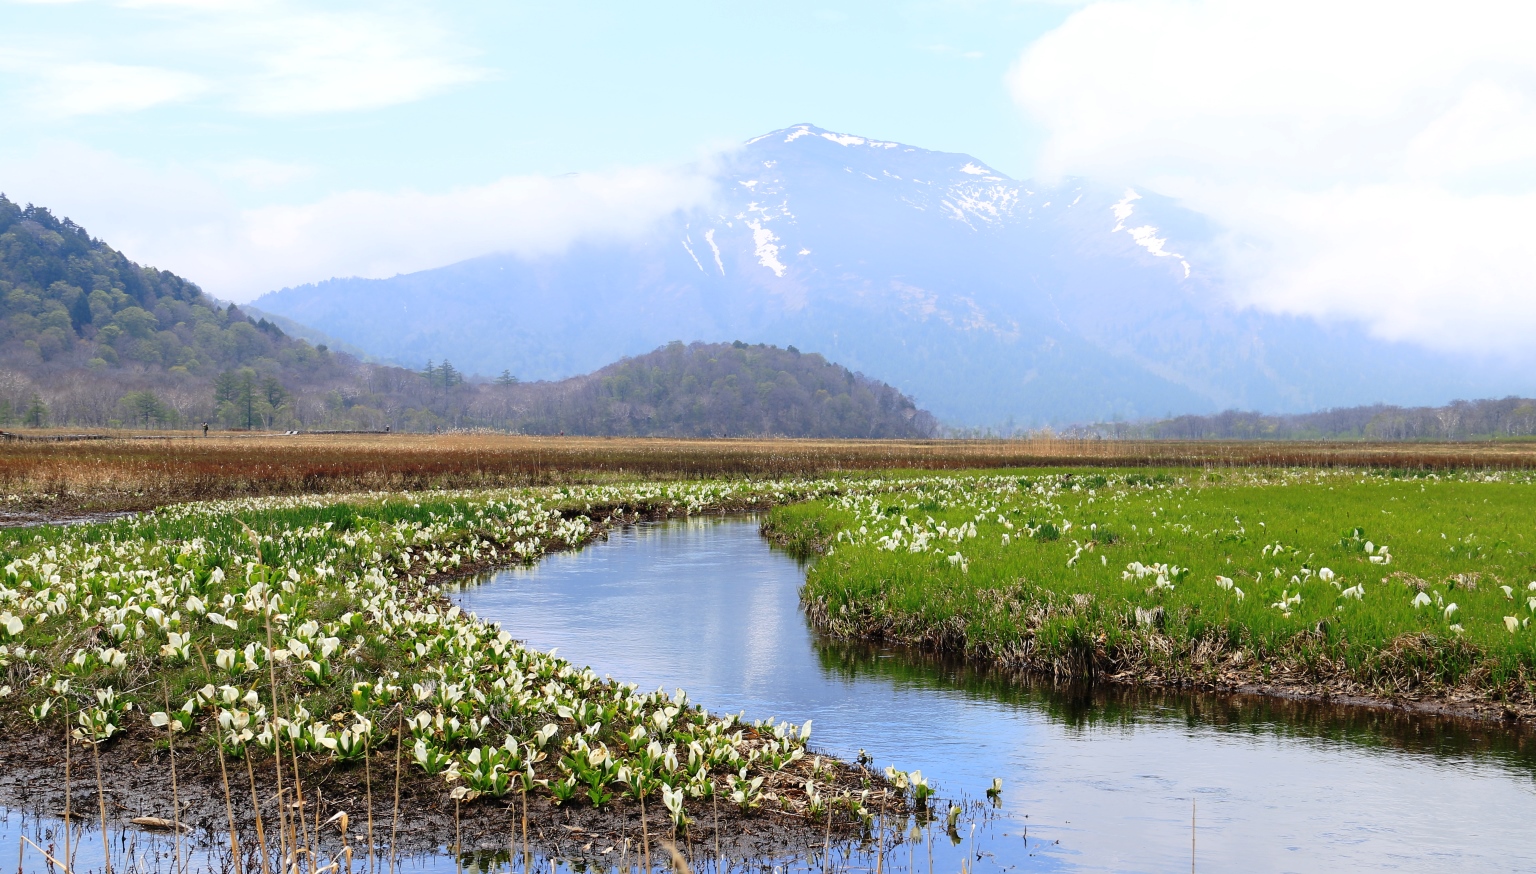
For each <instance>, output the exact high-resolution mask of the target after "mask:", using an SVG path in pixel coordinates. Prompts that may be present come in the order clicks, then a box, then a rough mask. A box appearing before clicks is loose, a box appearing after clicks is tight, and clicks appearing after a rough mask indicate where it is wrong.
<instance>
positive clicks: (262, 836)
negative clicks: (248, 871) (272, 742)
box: [245, 755, 278, 874]
mask: <svg viewBox="0 0 1536 874" xmlns="http://www.w3.org/2000/svg"><path fill="white" fill-rule="evenodd" d="M245 776H246V779H247V780H249V781H250V784H251V813H252V814H254V815H255V817H256V848H257V850H258V851H259V852H260V853H261V870H262V871H263V872H267V871H271V872H272V874H278V872H277V871H276V870H275V869H273V868H272V865H271V859H270V858H269V857H268V856H267V834H266V830H265V829H264V828H263V827H262V822H261V797H260V796H259V795H257V794H256V766H255V765H252V764H251V757H250V756H249V755H247V756H246V757H245Z"/></svg>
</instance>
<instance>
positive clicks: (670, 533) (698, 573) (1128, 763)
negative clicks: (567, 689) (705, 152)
mask: <svg viewBox="0 0 1536 874" xmlns="http://www.w3.org/2000/svg"><path fill="white" fill-rule="evenodd" d="M803 581H804V570H803V568H802V567H801V566H800V565H799V564H798V563H797V562H796V561H795V560H794V559H793V558H792V557H790V556H789V555H787V554H786V553H784V552H782V551H780V550H776V549H774V548H772V547H771V546H770V544H769V543H768V541H767V540H765V539H764V538H763V537H761V536H760V535H759V533H758V523H757V521H755V520H751V519H744V518H740V517H737V518H727V519H708V518H696V519H691V520H686V521H677V522H669V523H663V524H657V525H640V526H633V527H629V528H625V529H621V530H617V531H615V532H614V533H613V534H612V535H611V536H610V538H609V539H608V540H607V541H606V542H601V543H596V544H593V545H592V546H590V547H588V548H586V549H583V550H581V551H579V552H574V553H563V554H557V555H551V556H549V557H547V558H545V559H543V560H542V561H541V562H540V563H539V564H537V565H536V566H534V567H531V568H518V569H513V570H507V571H503V572H501V573H498V574H496V575H495V576H494V577H493V578H492V579H490V580H487V581H485V582H483V583H481V584H479V585H473V586H467V587H465V588H464V589H463V590H462V591H461V592H459V593H458V594H456V595H454V598H455V600H456V601H457V602H458V603H460V604H462V605H463V606H464V608H465V609H467V610H471V611H474V612H475V613H476V614H478V615H479V616H480V617H481V618H483V619H486V620H489V621H495V622H500V623H501V624H502V626H503V627H504V628H505V629H506V630H507V631H509V632H511V633H512V634H513V635H514V636H516V637H518V638H520V639H523V640H526V641H527V642H528V644H529V645H531V646H534V647H539V648H546V649H547V648H553V647H558V648H559V651H560V654H561V655H562V656H564V657H565V658H568V659H570V660H571V661H572V662H574V663H576V664H590V665H592V666H593V668H594V669H595V670H597V671H598V672H600V673H606V674H612V675H613V676H614V677H621V678H624V679H625V680H626V681H629V682H635V683H639V684H640V686H641V688H642V689H643V688H654V687H657V686H665V687H666V688H667V689H669V690H670V689H671V688H673V687H674V686H681V687H683V688H685V689H687V690H688V692H689V695H690V696H691V697H692V698H693V699H694V700H696V701H698V702H700V703H701V704H703V705H704V706H705V707H707V708H709V709H710V710H712V711H715V712H734V711H738V710H744V711H746V713H747V714H748V716H749V717H752V718H759V717H764V716H769V715H773V716H778V717H781V718H786V719H793V720H797V721H798V720H802V719H808V718H809V719H814V720H815V726H814V727H815V732H814V734H813V735H812V745H813V746H814V747H816V748H817V749H819V750H821V751H824V752H827V753H830V754H833V755H837V756H840V757H844V758H845V759H848V760H852V759H853V758H854V757H856V756H857V755H858V754H859V750H860V749H861V748H863V749H864V750H866V751H867V752H868V754H869V755H870V756H871V757H872V758H873V759H874V762H875V767H877V768H883V767H885V766H886V765H888V764H893V765H895V766H896V767H898V768H902V769H921V770H922V772H923V775H924V777H926V778H927V779H928V780H929V781H930V782H932V783H935V784H936V785H937V787H938V789H939V797H940V798H950V799H954V798H965V799H970V800H977V799H982V798H984V795H985V791H986V789H987V787H989V786H990V785H991V782H992V779H993V778H994V777H1000V778H1002V780H1003V783H1004V786H1003V792H1002V798H1001V804H1000V807H999V809H998V810H997V811H995V813H994V814H993V815H991V816H989V817H987V819H986V821H985V822H984V823H983V824H982V825H981V826H979V827H978V830H977V833H976V837H975V839H974V850H973V849H972V847H973V841H972V839H971V837H970V835H969V831H968V826H967V825H966V824H965V823H962V832H963V833H964V834H963V836H964V837H965V840H964V842H963V844H962V845H961V847H959V848H955V847H953V846H952V845H951V841H950V840H949V838H947V837H945V836H944V835H943V834H942V832H939V831H935V832H933V834H934V835H935V836H936V837H937V838H938V840H933V841H931V842H929V843H927V844H918V845H917V846H916V847H911V846H906V845H904V846H902V847H899V848H896V849H895V850H893V851H891V857H890V859H889V860H888V864H890V865H892V866H893V867H894V868H895V869H896V870H897V871H899V870H900V869H901V868H903V867H906V865H907V863H908V861H909V859H908V857H909V856H914V857H915V859H916V863H915V864H916V866H917V868H918V870H923V869H924V867H925V866H926V865H927V864H928V861H927V859H928V853H929V850H930V849H931V850H932V852H933V858H934V866H935V870H938V871H956V870H959V867H960V862H961V854H962V853H963V852H971V853H972V854H973V855H975V854H980V855H981V858H980V860H977V861H975V863H974V864H973V865H972V866H971V868H972V870H974V871H978V872H985V871H988V870H995V871H1011V870H1020V871H1033V870H1068V871H1170V870H1182V867H1183V865H1186V864H1188V863H1189V861H1190V853H1191V827H1190V820H1191V806H1192V804H1193V806H1194V819H1195V834H1194V838H1195V855H1196V862H1197V870H1208V871H1228V870H1236V869H1242V870H1244V871H1249V872H1265V871H1327V870H1334V871H1339V870H1356V871H1365V870H1397V871H1443V870H1447V869H1451V868H1456V869H1460V870H1503V871H1508V870H1536V838H1533V837H1532V836H1531V835H1532V833H1531V831H1530V829H1529V824H1530V822H1531V818H1532V816H1533V814H1536V743H1533V739H1532V737H1531V736H1530V735H1529V734H1528V733H1519V732H1515V731H1509V730H1505V729H1503V728H1501V727H1499V726H1497V725H1492V724H1482V723H1471V722H1465V721H1458V720H1449V719H1443V718H1434V717H1428V716H1421V715H1410V714H1407V713H1403V712H1400V711H1392V710H1386V709H1363V708H1345V707H1332V706H1329V705H1326V704H1323V703H1319V702H1294V701H1286V700H1282V699H1275V698H1268V697H1261V696H1217V695H1198V694H1183V693H1170V692H1137V691H1134V690H1118V689H1106V688H1104V687H1098V688H1096V689H1092V690H1086V689H1072V688H1063V687H1060V686H1053V685H1052V684H1049V683H1042V682H1040V681H1037V680H1031V679H1030V678H1027V677H1019V676H1011V675H1008V674H1005V673H1003V672H997V671H988V670H983V669H978V668H974V667H969V668H968V667H966V666H964V665H961V664H956V663H953V662H949V661H946V660H943V659H935V658H931V657H925V656H924V655H923V654H920V653H912V652H907V651H901V650H889V649H881V648H878V647H870V646H862V645H855V644H849V643H846V642H840V641H833V640H828V639H825V638H823V637H821V636H819V635H817V634H816V633H815V632H814V631H813V630H812V629H810V628H809V627H808V626H807V623H806V621H805V618H804V616H803V614H802V613H801V610H800V606H799V598H798V592H799V588H800V586H801V584H802V583H803ZM1026 829H1027V833H1026ZM1026 834H1027V837H1026Z"/></svg>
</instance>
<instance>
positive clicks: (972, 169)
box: [960, 161, 991, 176]
mask: <svg viewBox="0 0 1536 874" xmlns="http://www.w3.org/2000/svg"><path fill="white" fill-rule="evenodd" d="M960 172H961V173H969V174H971V175H972V176H986V175H988V174H989V173H990V172H991V171H990V170H988V169H987V168H985V167H979V166H977V165H976V164H973V163H971V162H969V161H967V162H966V164H965V166H964V167H961V168H960Z"/></svg>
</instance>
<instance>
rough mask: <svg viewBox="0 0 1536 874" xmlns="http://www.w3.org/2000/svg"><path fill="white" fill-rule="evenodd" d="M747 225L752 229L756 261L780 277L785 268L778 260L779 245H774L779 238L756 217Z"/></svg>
mask: <svg viewBox="0 0 1536 874" xmlns="http://www.w3.org/2000/svg"><path fill="white" fill-rule="evenodd" d="M747 227H749V228H751V229H752V242H753V244H755V245H756V247H757V263H759V264H761V265H763V266H764V267H767V268H768V269H769V270H772V271H773V275H774V276H779V277H782V276H783V275H784V271H785V269H786V268H785V267H784V263H783V262H782V261H780V260H779V247H778V246H776V245H774V244H775V242H776V241H777V240H778V239H779V238H778V237H776V236H774V235H773V231H770V230H768V229H767V228H765V227H763V223H762V222H760V221H758V220H757V219H752V220H751V221H748V222H747Z"/></svg>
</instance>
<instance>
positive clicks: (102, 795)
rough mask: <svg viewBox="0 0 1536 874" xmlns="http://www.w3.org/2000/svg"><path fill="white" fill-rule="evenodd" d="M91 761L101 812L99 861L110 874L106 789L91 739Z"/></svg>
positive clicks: (107, 873) (98, 753)
mask: <svg viewBox="0 0 1536 874" xmlns="http://www.w3.org/2000/svg"><path fill="white" fill-rule="evenodd" d="M90 743H91V760H92V761H93V762H95V763H96V803H97V806H98V808H99V810H100V811H101V820H100V822H101V859H102V865H103V869H104V870H105V871H106V874H112V842H111V840H110V839H109V836H108V833H107V788H106V786H104V785H103V784H102V782H101V750H100V749H98V748H97V744H98V743H99V742H98V741H97V740H96V739H95V738H92V739H91V742H90Z"/></svg>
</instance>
